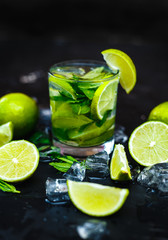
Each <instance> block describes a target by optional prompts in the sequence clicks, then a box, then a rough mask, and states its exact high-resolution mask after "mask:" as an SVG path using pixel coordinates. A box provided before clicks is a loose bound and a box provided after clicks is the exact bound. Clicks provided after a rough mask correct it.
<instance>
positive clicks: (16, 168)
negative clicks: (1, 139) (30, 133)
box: [0, 140, 39, 182]
mask: <svg viewBox="0 0 168 240" xmlns="http://www.w3.org/2000/svg"><path fill="white" fill-rule="evenodd" d="M38 164H39V152H38V149H37V148H36V146H35V145H34V144H32V143H30V142H28V141H25V140H18V141H12V142H10V143H7V144H5V145H4V146H2V147H1V148H0V179H2V180H4V181H7V182H19V181H23V180H26V179H27V178H29V177H30V176H31V175H32V174H33V173H34V172H35V170H36V169H37V166H38Z"/></svg>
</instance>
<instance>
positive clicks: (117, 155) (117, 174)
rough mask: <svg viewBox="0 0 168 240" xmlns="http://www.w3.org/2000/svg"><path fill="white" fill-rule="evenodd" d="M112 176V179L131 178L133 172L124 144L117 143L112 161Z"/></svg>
mask: <svg viewBox="0 0 168 240" xmlns="http://www.w3.org/2000/svg"><path fill="white" fill-rule="evenodd" d="M110 176H111V179H112V180H119V181H120V180H121V181H122V180H130V179H132V177H131V172H130V167H129V165H128V160H127V157H126V153H125V150H124V146H123V145H122V144H116V145H115V147H114V152H113V155H112V159H111V163H110Z"/></svg>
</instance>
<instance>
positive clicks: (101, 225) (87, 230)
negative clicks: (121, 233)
mask: <svg viewBox="0 0 168 240" xmlns="http://www.w3.org/2000/svg"><path fill="white" fill-rule="evenodd" d="M106 225H107V223H106V222H105V221H101V220H95V219H91V220H88V221H86V222H84V223H83V224H81V225H78V226H77V232H78V234H79V236H80V237H81V238H82V239H96V240H99V239H102V236H103V235H105V234H106V235H107V232H108V231H107V230H106Z"/></svg>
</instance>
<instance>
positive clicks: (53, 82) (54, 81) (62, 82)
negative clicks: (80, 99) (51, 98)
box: [48, 75, 77, 99]
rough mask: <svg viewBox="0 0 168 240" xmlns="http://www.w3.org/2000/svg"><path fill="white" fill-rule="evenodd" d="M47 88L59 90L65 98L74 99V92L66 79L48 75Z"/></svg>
mask: <svg viewBox="0 0 168 240" xmlns="http://www.w3.org/2000/svg"><path fill="white" fill-rule="evenodd" d="M48 80H49V87H50V88H52V89H56V90H59V91H60V92H61V93H62V94H63V95H65V96H66V97H69V98H72V99H76V98H77V97H76V92H75V90H74V89H73V87H72V86H71V85H70V84H69V82H68V81H67V80H66V78H60V77H57V76H52V75H49V79H48Z"/></svg>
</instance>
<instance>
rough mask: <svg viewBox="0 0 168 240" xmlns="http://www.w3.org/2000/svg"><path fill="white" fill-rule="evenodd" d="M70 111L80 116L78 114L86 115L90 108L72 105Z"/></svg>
mask: <svg viewBox="0 0 168 240" xmlns="http://www.w3.org/2000/svg"><path fill="white" fill-rule="evenodd" d="M72 109H73V111H74V113H75V114H77V115H80V114H86V113H88V112H90V107H89V106H87V105H83V104H80V103H79V104H72Z"/></svg>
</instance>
